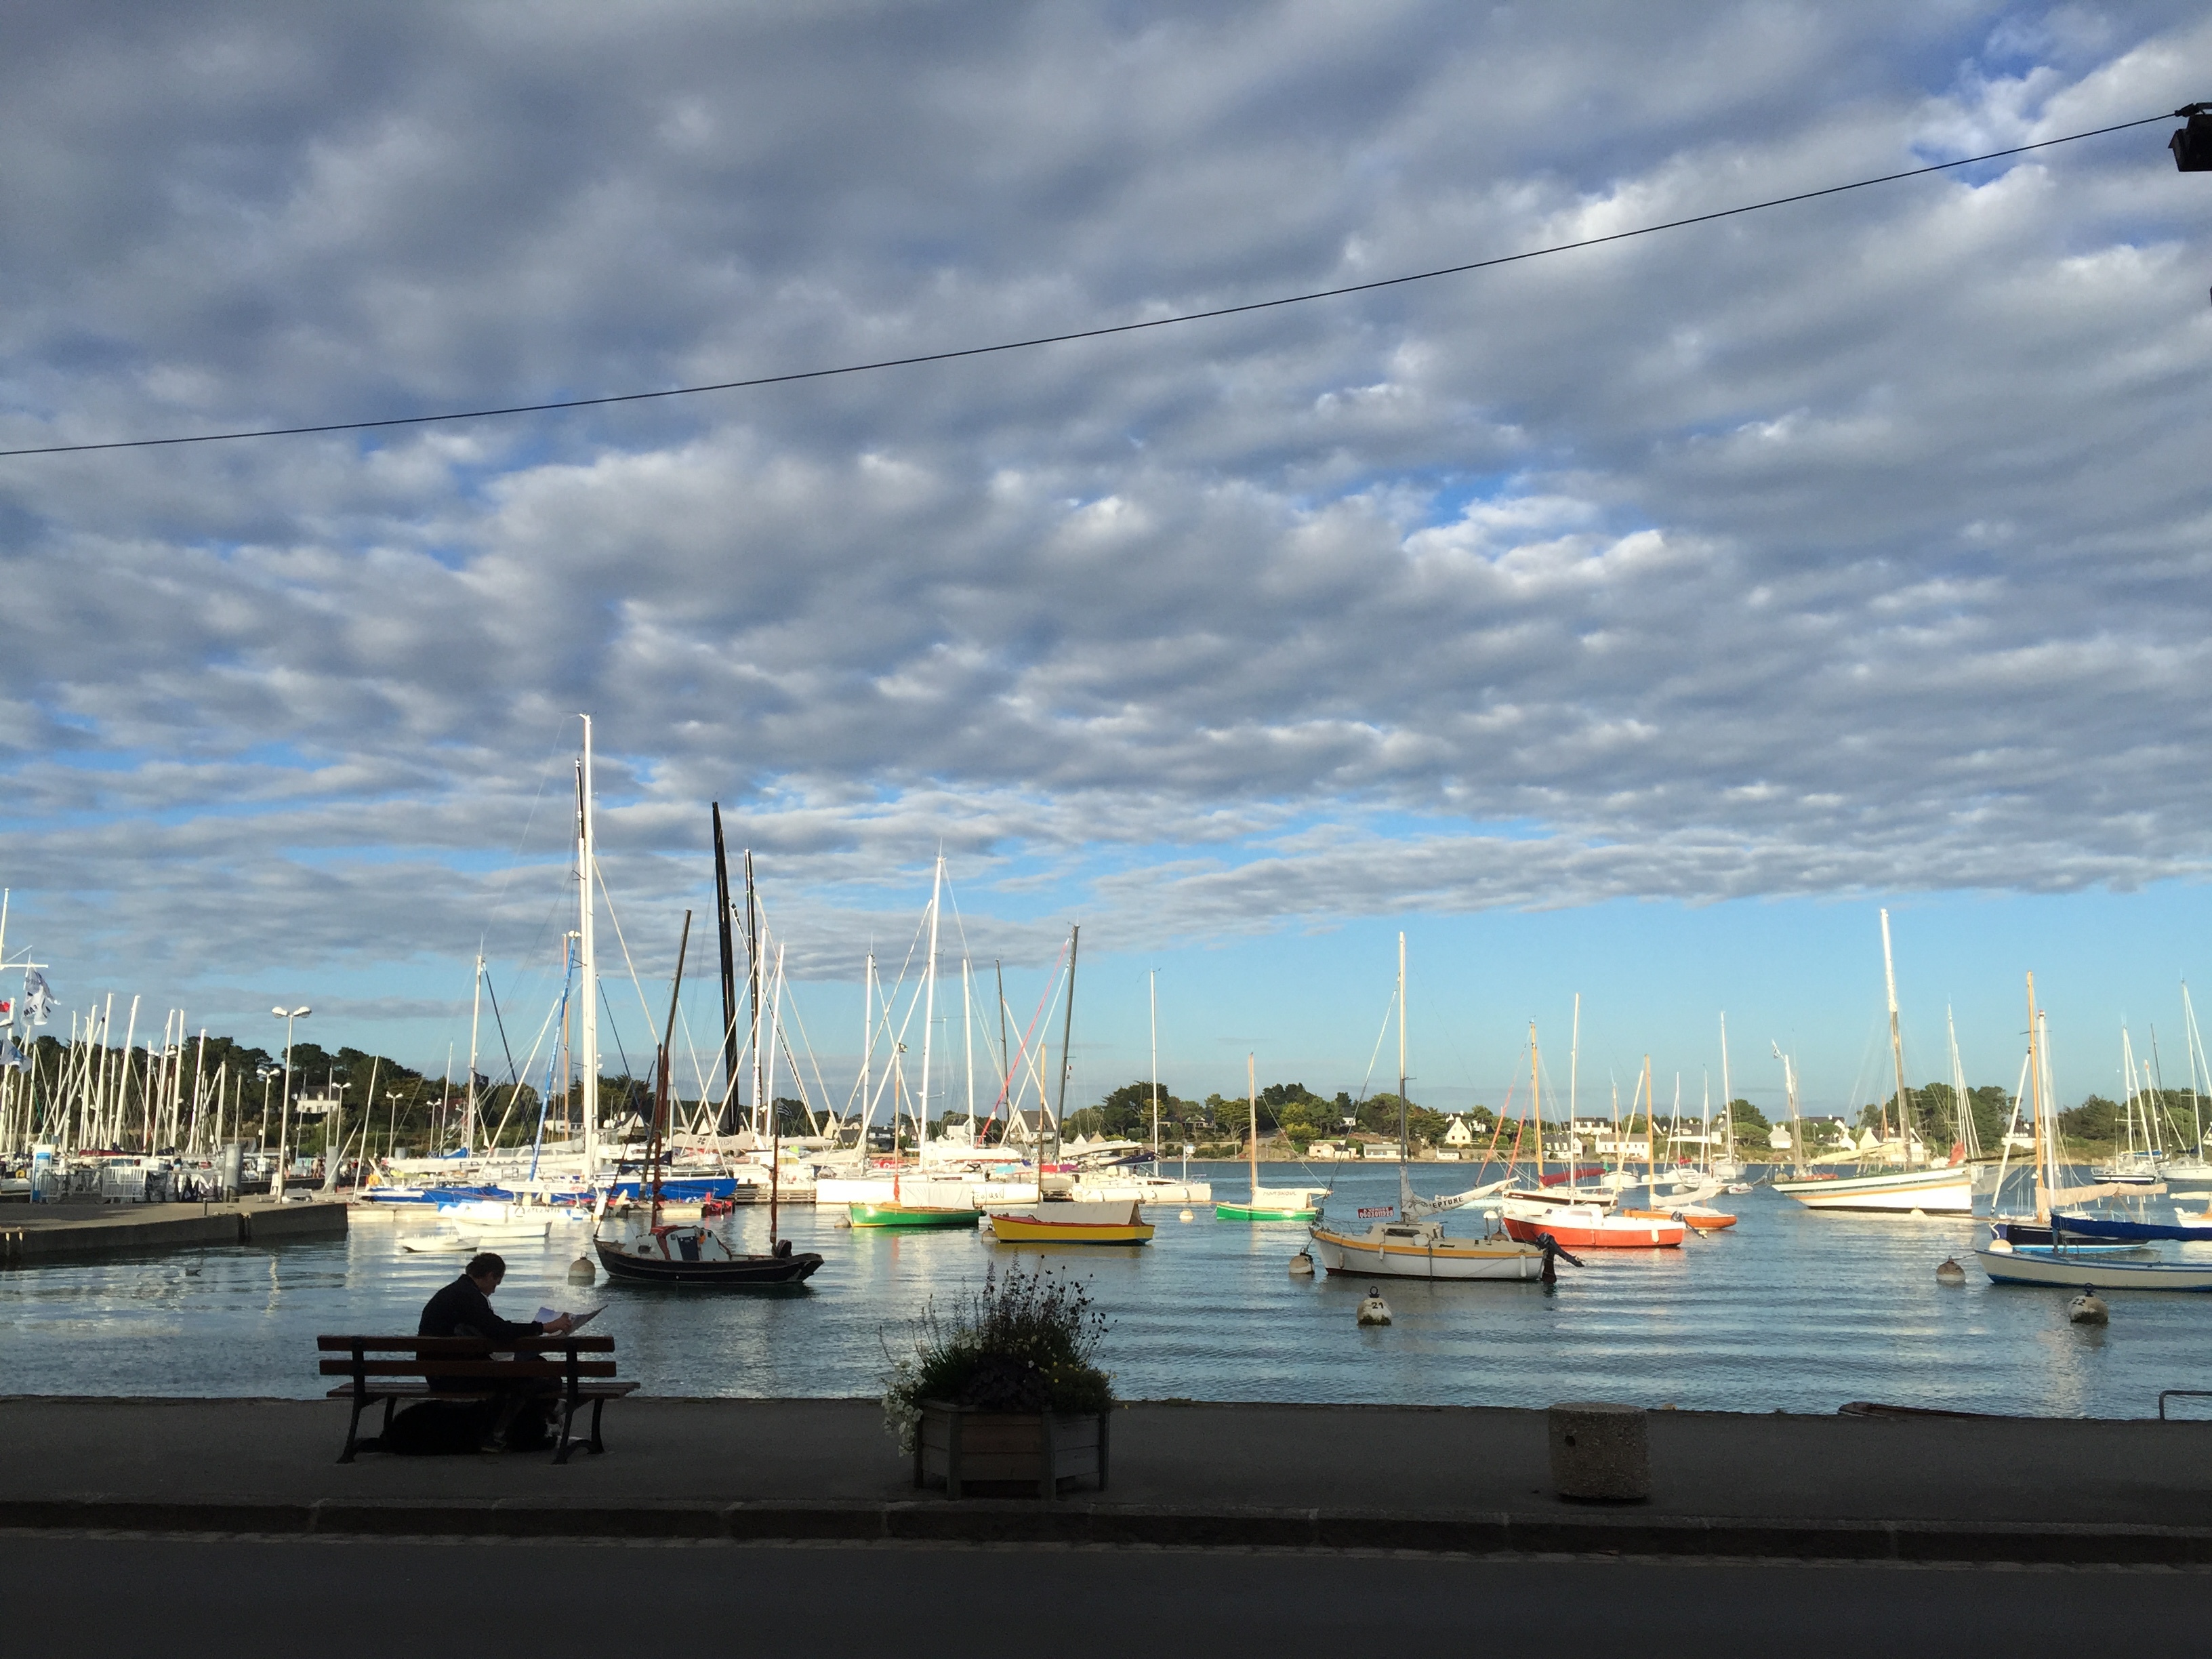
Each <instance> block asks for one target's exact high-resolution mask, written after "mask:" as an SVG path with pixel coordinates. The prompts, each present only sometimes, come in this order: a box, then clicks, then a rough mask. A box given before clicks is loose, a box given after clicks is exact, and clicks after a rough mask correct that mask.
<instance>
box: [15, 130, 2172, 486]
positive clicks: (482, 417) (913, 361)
mask: <svg viewBox="0 0 2212 1659" xmlns="http://www.w3.org/2000/svg"><path fill="white" fill-rule="evenodd" d="M2197 107H2199V106H2194V105H2192V106H2186V107H2185V108H2184V109H2182V110H2179V111H2177V112H2175V114H2183V115H2185V114H2187V113H2189V112H2190V110H2191V109H2195V108H2197ZM2172 118H2173V116H2172V115H2146V116H2144V117H2142V118H2141V119H2139V120H2134V121H2122V122H2119V123H2118V124H2117V125H2112V126H2108V127H2092V128H2090V129H2088V130H2087V131H2083V132H2069V133H2067V134H2065V135H2064V136H2063V137H2057V138H2042V139H2038V140H2037V141H2036V142H2035V143H2032V144H2015V145H2013V146H2011V147H2010V148H2009V149H1993V150H1990V151H1989V152H1987V153H1986V154H1984V155H1962V156H1960V158H1959V159H1958V160H1957V161H1937V162H1934V163H1932V164H1931V165H1929V166H1927V167H1907V168H1906V169H1905V171H1904V172H1902V173H1881V174H1878V175H1876V176H1875V177H1874V178H1871V179H1853V180H1851V182H1850V183H1849V184H1845V185H1827V186H1826V188H1824V189H1820V190H1804V191H1797V192H1796V193H1795V194H1794V195H1790V196H1775V197H1769V198H1768V199H1767V200H1765V201H1763V202H1747V203H1745V204H1743V205H1742V206H1741V207H1732V208H1720V209H1717V210H1715V211H1713V212H1711V213H1693V214H1692V215H1690V216H1687V217H1686V218H1681V219H1668V220H1664V221H1662V222H1659V223H1657V224H1650V225H1639V226H1638V227H1637V228H1635V229H1633V230H1616V231H1612V232H1609V233H1608V234H1606V235H1603V236H1584V237H1581V238H1579V239H1577V240H1574V241H1571V242H1554V243H1552V244H1551V245H1550V246H1546V247H1536V248H1528V249H1525V250H1523V251H1522V252H1519V253H1501V254H1498V255H1496V256H1494V257H1492V258H1487V259H1470V260H1468V261H1467V262H1466V263H1465V264H1456V265H1439V266H1437V268H1436V269H1435V270H1416V271H1409V272H1407V274H1405V275H1403V276H1378V277H1376V279H1374V280H1373V281H1372V282H1365V283H1345V284H1343V285H1342V286H1340V287H1337V288H1321V289H1311V290H1310V291H1308V292H1306V293H1304V294H1285V295H1279V296H1277V297H1276V298H1274V299H1272V300H1250V301H1245V302H1244V303H1243V304H1241V305H1233V306H1216V307H1212V308H1211V309H1209V310H1206V311H1186V312H1180V313H1176V315H1174V316H1172V317H1152V318H1148V319H1145V320H1144V321H1141V322H1134V323H1108V324H1103V325H1099V326H1097V327H1095V328H1079V329H1070V330H1068V331H1066V332H1064V333H1060V334H1037V335H1032V336H1030V337H1028V338H1026V339H1021V340H1001V341H999V342H998V343H995V344H992V345H977V346H961V347H957V348H955V349H951V350H947V351H923V352H916V353H915V354H913V355H912V356H905V357H879V358H876V359H874V360H872V361H871V362H862V363H842V364H839V365H837V366H836V367H835V368H802V369H793V370H792V371H790V372H789V373H787V374H757V375H753V376H751V377H750V378H749V379H746V380H714V381H710V382H708V383H707V384H706V385H703V386H666V387H664V388H662V389H660V390H659V391H656V392H610V393H607V394H605V395H603V396H600V397H596V398H558V399H555V400H553V401H550V402H546V403H538V404H500V405H498V406H496V407H494V408H488V409H456V410H444V411H441V412H440V413H438V414H434V415H392V416H383V417H380V418H379V419H374V420H362V421H323V422H317V423H315V424H314V425H312V426H270V427H255V428H247V429H244V430H240V431H235V432H193V433H185V434H182V435H178V436H174V437H167V438H113V439H109V440H106V441H103V442H100V443H82V444H42V445H39V446H36V447H30V448H24V449H0V459H4V458H8V457H13V456H25V455H82V454H85V453H88V452H91V451H94V450H103V449H164V448H171V447H178V446H181V445H185V444H220V443H236V442H238V441H241V440H244V439H247V438H298V437H307V436H311V435H315V434H318V433H326V432H375V431H381V430H384V429H386V428H393V427H405V426H436V425H442V424H444V423H446V422H453V421H489V420H494V419H496V418H498V417H500V416H507V415H548V414H553V413H556V412H557V411H559V410H569V409H605V408H609V407H611V406H612V405H614V404H642V403H652V402H655V401H657V400H659V399H661V398H696V397H701V396H703V395H704V394H706V393H708V392H744V391H747V390H750V389H751V388H754V387H757V386H791V385H794V384H796V383H797V382H799V381H801V380H834V379H836V378H838V377H839V376H842V375H848V374H875V373H877V372H878V371H879V370H882V369H887V368H916V367H919V366H920V365H921V364H923V363H949V362H957V361H959V360H960V359H961V358H963V357H988V356H997V355H998V354H1000V353H1002V352H1008V351H1028V350H1031V349H1035V348H1036V347H1038V346H1048V345H1065V344H1067V343H1071V342H1073V341H1076V340H1101V339H1105V338H1107V337H1109V336H1112V335H1116V334H1138V333H1142V332H1144V331H1146V330H1148V329H1157V328H1175V327H1177V326H1180V325H1183V324H1186V323H1203V322H1209V321H1212V320H1213V319H1217V318H1221V317H1241V316H1243V315H1246V314H1247V313H1251V312H1255V311H1274V310H1278V309H1279V308H1281V307H1285V306H1298V305H1305V304H1308V303H1310V301H1316V300H1335V299H1341V298H1342V297H1344V296H1345V295H1348V294H1371V293H1373V292H1375V291H1376V289H1386V288H1402V287H1404V286H1406V285H1407V283H1428V282H1434V281H1435V280H1436V279H1437V278H1438V277H1440V276H1465V275H1467V274H1468V272H1470V271H1476V270H1492V269H1494V268H1496V267H1497V266H1499V265H1510V264H1520V263H1521V262H1522V261H1523V260H1528V259H1541V258H1547V257H1549V256H1550V255H1552V254H1555V253H1571V252H1574V251H1575V250H1576V249H1577V248H1587V247H1601V246H1604V245H1605V244H1607V243H1608V242H1626V241H1629V240H1632V239H1633V238H1635V237H1638V236H1654V235H1656V234H1658V233H1660V232H1661V231H1662V230H1680V229H1682V228H1685V227H1686V226H1690V225H1705V224H1711V223H1712V222H1714V221H1715V220H1717V219H1734V218H1737V217H1740V216H1742V215H1744V214H1747V213H1762V212H1765V210H1767V209H1769V208H1778V207H1788V206H1789V205H1790V204H1792V203H1795V202H1812V201H1817V200H1819V199H1820V197H1824V196H1841V195H1843V194H1844V193H1845V192H1846V191H1854V190H1867V189H1870V188H1872V187H1873V186H1874V185H1893V184H1896V183H1898V182H1899V181H1900V180H1902V179H1921V178H1925V177H1926V176H1927V175H1928V174H1929V173H1948V172H1951V171H1953V170H1954V169H1955V168H1958V167H1972V166H1975V165H1976V164H1977V163H1978V162H1982V161H2002V159H2003V158H2004V157H2006V156H2008V155H2027V153H2028V152H2030V151H2031V150H2039V149H2051V148H2053V147H2054V146H2056V145H2058V144H2071V143H2078V142H2080V141H2081V140H2082V139H2084V138H2101V137H2104V136H2105V135H2106V134H2107V133H2112V132H2125V131H2129V130H2130V129H2131V128H2134V127H2145V126H2148V125H2151V124H2152V123H2153V122H2154V121H2168V120H2172Z"/></svg>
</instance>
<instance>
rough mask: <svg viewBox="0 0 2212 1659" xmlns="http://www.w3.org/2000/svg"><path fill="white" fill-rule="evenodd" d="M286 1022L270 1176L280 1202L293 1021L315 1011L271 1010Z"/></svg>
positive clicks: (272, 1193)
mask: <svg viewBox="0 0 2212 1659" xmlns="http://www.w3.org/2000/svg"><path fill="white" fill-rule="evenodd" d="M269 1012H270V1013H272V1014H274V1015H276V1018H279V1019H281V1020H283V1022H284V1092H283V1097H282V1099H281V1100H280V1101H279V1103H278V1104H277V1107H276V1173H275V1174H274V1175H272V1176H270V1182H269V1192H270V1196H271V1197H272V1198H274V1199H275V1200H276V1201H277V1202H278V1203H280V1204H281V1203H283V1201H284V1164H285V1158H286V1154H287V1152H288V1150H289V1149H288V1148H287V1147H286V1146H285V1132H286V1130H287V1129H289V1127H290V1120H291V1115H292V1022H293V1021H295V1020H299V1019H305V1018H307V1016H308V1015H309V1014H312V1013H313V1012H315V1011H314V1010H313V1009H312V1008H308V1007H304V1006H302V1007H298V1008H271V1009H270V1011H269Z"/></svg>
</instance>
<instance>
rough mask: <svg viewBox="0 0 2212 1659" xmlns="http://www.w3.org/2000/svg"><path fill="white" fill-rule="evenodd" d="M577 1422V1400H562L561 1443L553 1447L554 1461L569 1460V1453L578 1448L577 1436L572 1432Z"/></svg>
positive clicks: (563, 1461)
mask: <svg viewBox="0 0 2212 1659" xmlns="http://www.w3.org/2000/svg"><path fill="white" fill-rule="evenodd" d="M575 1423H576V1402H575V1401H570V1400H564V1401H562V1402H561V1443H560V1444H559V1445H557V1446H556V1447H555V1448H554V1449H553V1461H554V1462H556V1463H565V1462H568V1454H569V1453H570V1452H572V1451H574V1450H575V1449H576V1442H575V1437H574V1433H573V1432H572V1431H573V1430H574V1427H575Z"/></svg>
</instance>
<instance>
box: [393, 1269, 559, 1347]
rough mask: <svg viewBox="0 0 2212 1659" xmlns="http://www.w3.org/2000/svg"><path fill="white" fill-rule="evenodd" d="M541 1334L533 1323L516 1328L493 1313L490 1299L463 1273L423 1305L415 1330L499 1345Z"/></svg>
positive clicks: (416, 1332) (424, 1334) (422, 1334)
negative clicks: (487, 1340)
mask: <svg viewBox="0 0 2212 1659" xmlns="http://www.w3.org/2000/svg"><path fill="white" fill-rule="evenodd" d="M415 1334H416V1335H417V1336H480V1337H486V1338H489V1339H492V1340H497V1341H501V1342H511V1341H513V1340H514V1339H515V1338H516V1337H518V1336H543V1335H544V1334H545V1328H544V1326H543V1325H540V1324H539V1323H538V1322H537V1321H535V1320H532V1322H530V1323H528V1324H526V1325H517V1324H514V1323H513V1322H511V1321H508V1320H505V1319H501V1317H500V1316H498V1315H497V1314H495V1313H494V1312H493V1311H492V1310H491V1298H490V1297H488V1296H486V1295H485V1294H484V1293H483V1291H480V1290H478V1289H477V1287H476V1282H475V1281H474V1280H473V1279H471V1278H470V1277H469V1276H468V1275H467V1274H466V1273H463V1274H462V1275H461V1276H460V1277H459V1279H455V1280H454V1281H453V1283H452V1284H450V1285H447V1286H446V1288H445V1289H444V1290H442V1291H439V1292H438V1293H437V1295H435V1296H434V1297H431V1298H430V1299H429V1300H428V1302H426V1303H424V1304H422V1322H421V1323H420V1324H418V1325H416V1328H415Z"/></svg>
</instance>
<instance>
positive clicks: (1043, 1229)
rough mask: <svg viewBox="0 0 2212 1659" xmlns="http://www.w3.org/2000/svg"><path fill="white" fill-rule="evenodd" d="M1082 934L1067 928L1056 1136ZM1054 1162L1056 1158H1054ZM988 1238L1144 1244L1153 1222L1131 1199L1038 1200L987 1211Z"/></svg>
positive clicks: (1062, 1116)
mask: <svg viewBox="0 0 2212 1659" xmlns="http://www.w3.org/2000/svg"><path fill="white" fill-rule="evenodd" d="M1082 938H1083V929H1082V928H1080V927H1074V928H1071V929H1070V930H1069V932H1068V935H1067V1003H1066V1007H1065V1008H1064V1009H1062V1011H1061V1015H1060V1097H1059V1103H1058V1105H1057V1106H1056V1108H1055V1109H1054V1113H1053V1133H1054V1138H1055V1140H1056V1139H1057V1138H1058V1135H1059V1133H1060V1124H1062V1123H1065V1122H1066V1121H1067V1074H1068V1073H1069V1072H1070V1071H1071V1070H1072V1069H1073V1067H1072V1066H1070V1064H1069V1057H1070V1056H1071V1055H1072V1054H1073V1053H1074V1052H1075V1051H1074V1048H1073V1043H1074V1041H1075V957H1076V949H1077V946H1078V945H1079V944H1080V943H1081V941H1082ZM1046 1029H1047V1030H1049V1029H1050V1027H1047V1028H1046ZM1039 1104H1040V1105H1042V1099H1040V1101H1039ZM1080 1139H1081V1138H1080V1137H1078V1140H1079V1142H1080ZM1056 1151H1057V1147H1055V1152H1056ZM1058 1161H1059V1160H1058V1158H1056V1157H1055V1158H1054V1162H1055V1163H1057V1162H1058ZM991 1237H994V1238H995V1239H996V1240H998V1242H999V1243H1001V1244H1149V1243H1152V1224H1151V1223H1150V1222H1148V1221H1146V1219H1145V1217H1144V1211H1143V1208H1142V1206H1140V1205H1139V1202H1138V1200H1135V1199H1131V1200H1129V1201H1128V1207H1127V1210H1126V1211H1125V1210H1123V1208H1122V1207H1121V1205H1120V1204H1118V1203H1115V1204H1096V1203H1093V1204H1074V1203H1060V1204H1044V1203H1037V1204H1034V1205H1031V1206H1029V1207H1028V1208H1027V1209H1024V1210H994V1211H992V1212H991Z"/></svg>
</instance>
